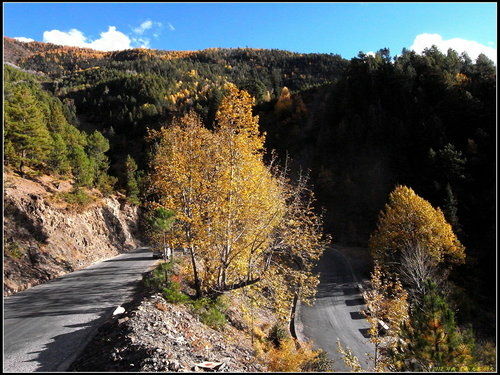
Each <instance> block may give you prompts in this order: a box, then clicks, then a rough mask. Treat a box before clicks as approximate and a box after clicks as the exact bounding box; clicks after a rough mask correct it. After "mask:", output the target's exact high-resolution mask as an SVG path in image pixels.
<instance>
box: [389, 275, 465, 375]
mask: <svg viewBox="0 0 500 375" xmlns="http://www.w3.org/2000/svg"><path fill="white" fill-rule="evenodd" d="M427 290H428V293H427V294H426V295H425V297H424V299H423V304H422V306H421V307H420V308H418V309H414V310H413V311H412V312H411V314H410V320H409V323H405V324H403V327H402V331H401V335H400V337H401V339H402V340H401V341H399V347H398V348H397V349H396V350H395V351H394V352H393V356H394V358H395V362H396V363H398V365H399V366H398V367H399V368H398V370H400V371H433V370H439V368H441V370H440V371H464V370H463V368H464V366H470V365H471V364H473V357H472V351H473V348H474V341H473V338H472V333H471V331H470V330H467V331H464V332H462V331H461V330H460V329H459V328H458V327H457V325H456V322H455V314H454V312H453V311H452V310H451V309H450V307H449V306H448V303H447V302H446V300H445V299H444V298H443V297H442V296H440V294H439V293H438V291H437V289H436V285H435V284H434V283H432V282H431V281H428V287H427ZM465 368H467V367H465ZM465 371H468V370H465Z"/></svg>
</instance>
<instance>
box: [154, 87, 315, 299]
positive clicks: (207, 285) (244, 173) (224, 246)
mask: <svg viewBox="0 0 500 375" xmlns="http://www.w3.org/2000/svg"><path fill="white" fill-rule="evenodd" d="M226 91H227V94H226V96H225V97H224V98H223V100H222V102H221V104H220V106H219V110H218V111H217V114H216V124H215V126H214V130H213V131H210V130H208V129H206V128H205V127H204V126H203V125H202V123H201V121H200V119H199V118H198V117H197V116H195V115H193V114H188V115H187V116H184V117H183V118H181V119H180V120H178V121H177V122H176V123H174V124H173V125H172V126H170V127H169V128H168V129H165V128H163V129H161V130H159V131H152V132H150V139H157V140H158V143H157V145H156V148H155V152H154V157H153V159H152V163H151V167H152V170H153V173H152V174H151V177H150V179H151V186H152V192H154V194H156V196H157V197H158V202H159V204H161V205H162V206H163V207H165V208H167V209H171V210H173V211H175V213H176V217H177V219H178V223H179V225H178V229H177V230H176V231H173V233H172V236H173V238H172V239H171V240H172V241H173V242H174V243H176V244H177V245H178V246H182V247H185V248H187V249H188V250H189V253H190V258H191V265H192V270H193V282H194V285H195V289H196V291H197V295H198V296H201V295H203V294H211V295H217V294H220V293H224V292H227V291H230V290H234V289H239V288H242V287H246V286H253V285H257V284H260V285H264V284H266V283H267V285H268V286H269V288H270V289H271V290H274V291H275V292H276V294H277V295H279V296H283V295H284V294H287V293H288V295H290V290H293V293H298V292H299V291H300V293H303V294H304V295H312V294H313V289H314V286H315V285H316V283H317V280H316V279H315V278H314V276H313V275H312V272H311V271H312V264H313V262H314V260H316V259H318V258H319V256H320V254H321V252H322V248H323V245H324V241H325V239H324V238H323V237H322V234H321V219H320V217H318V216H316V215H314V212H313V209H312V204H311V203H312V200H313V197H312V193H310V191H308V190H307V189H306V185H305V184H304V181H305V180H302V182H301V183H299V184H296V185H294V184H292V182H291V181H290V180H289V178H288V177H287V176H286V173H285V172H284V171H280V170H279V168H277V167H276V165H274V164H273V163H271V164H269V165H266V164H265V163H264V161H263V156H264V148H263V145H264V140H265V138H264V135H263V134H260V132H259V128H258V117H257V116H253V115H252V106H253V104H254V100H253V98H252V97H251V96H250V95H249V94H248V93H247V92H245V91H242V90H238V89H237V88H236V87H235V86H234V85H228V86H227V87H226ZM273 283H274V284H275V285H274V288H273V285H272V284H273ZM287 288H288V290H287ZM293 293H292V294H293Z"/></svg>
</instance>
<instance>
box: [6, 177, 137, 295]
mask: <svg viewBox="0 0 500 375" xmlns="http://www.w3.org/2000/svg"><path fill="white" fill-rule="evenodd" d="M71 188H72V185H71V183H70V182H69V181H57V180H55V179H54V178H52V177H49V176H43V177H38V178H36V179H26V178H21V177H18V176H16V175H14V174H4V296H5V295H10V294H12V293H16V292H18V291H21V290H24V289H26V288H29V287H31V286H34V285H37V284H40V283H43V282H45V281H48V280H50V279H53V278H55V277H58V276H60V275H62V274H64V273H67V272H71V271H74V270H77V269H80V268H83V267H86V266H88V265H90V264H92V263H94V262H96V261H98V260H101V259H105V258H110V257H112V256H115V255H117V254H119V253H121V252H126V251H130V250H132V249H135V248H137V247H139V246H140V243H139V241H138V239H137V235H138V215H139V212H138V208H137V207H135V206H131V205H129V204H128V203H126V202H125V201H124V200H123V199H120V198H119V197H117V196H111V197H106V198H104V197H100V198H98V199H96V201H95V202H93V203H92V204H90V205H89V206H88V207H86V208H85V209H81V210H75V208H74V207H72V206H70V205H68V204H67V203H65V202H63V201H61V200H60V199H57V196H58V193H59V194H60V193H64V192H68V191H70V190H71Z"/></svg>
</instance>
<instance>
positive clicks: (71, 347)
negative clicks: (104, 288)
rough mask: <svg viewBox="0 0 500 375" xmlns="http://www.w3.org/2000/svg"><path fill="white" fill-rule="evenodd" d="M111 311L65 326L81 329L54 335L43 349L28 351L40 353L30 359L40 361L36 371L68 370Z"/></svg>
mask: <svg viewBox="0 0 500 375" xmlns="http://www.w3.org/2000/svg"><path fill="white" fill-rule="evenodd" d="M111 311H112V310H111V309H108V310H107V311H105V312H102V313H101V314H100V315H99V316H98V317H97V318H96V319H94V320H92V321H89V322H86V323H83V324H74V325H67V326H65V327H68V328H80V329H79V330H76V331H72V332H69V333H64V334H61V335H57V336H54V337H53V338H52V341H51V342H50V343H48V344H46V345H45V347H44V348H43V349H42V350H41V351H39V352H31V353H28V354H36V353H38V356H37V357H36V358H34V359H32V360H30V361H31V362H38V363H39V367H38V368H37V369H36V371H37V372H40V371H42V372H53V371H66V370H67V368H68V367H69V366H70V365H71V363H72V362H73V361H74V360H75V358H76V357H77V356H78V355H79V354H80V352H81V351H82V350H83V349H84V348H85V345H86V344H87V343H88V342H89V341H90V340H91V339H92V337H93V336H94V335H95V333H96V332H97V329H98V328H99V326H100V325H101V324H102V323H104V319H105V318H106V316H108V315H109V314H110V312H111Z"/></svg>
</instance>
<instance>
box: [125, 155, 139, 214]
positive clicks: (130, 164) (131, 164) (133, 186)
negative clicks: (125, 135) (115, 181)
mask: <svg viewBox="0 0 500 375" xmlns="http://www.w3.org/2000/svg"><path fill="white" fill-rule="evenodd" d="M136 173H137V163H136V162H135V160H134V158H133V157H132V156H130V155H127V159H126V161H125V176H126V190H125V191H126V195H127V197H128V199H129V201H130V202H132V203H135V204H138V203H139V199H138V196H139V185H138V183H137V177H136Z"/></svg>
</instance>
